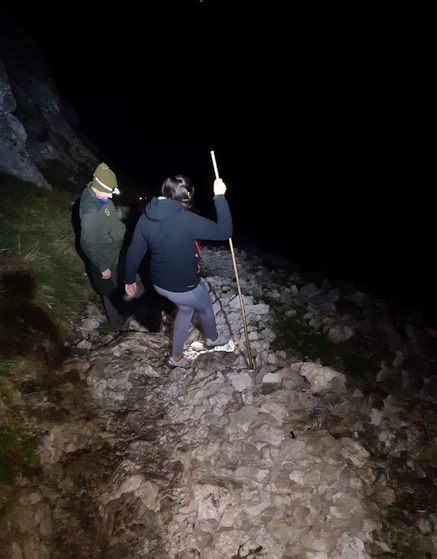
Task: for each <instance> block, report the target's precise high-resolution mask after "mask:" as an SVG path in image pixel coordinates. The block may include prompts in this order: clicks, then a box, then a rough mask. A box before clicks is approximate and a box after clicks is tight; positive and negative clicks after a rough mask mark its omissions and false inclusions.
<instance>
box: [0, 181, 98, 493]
mask: <svg viewBox="0 0 437 559" xmlns="http://www.w3.org/2000/svg"><path fill="white" fill-rule="evenodd" d="M0 197H1V206H0V309H1V310H0V381H1V382H0V418H1V419H0V484H3V485H5V484H12V483H13V482H14V481H15V480H16V479H17V478H19V477H20V476H27V475H28V474H30V472H31V471H32V469H33V468H34V467H35V466H36V465H37V462H38V455H37V443H38V440H37V437H36V436H35V435H34V434H33V433H32V425H31V424H29V426H26V428H23V425H22V422H21V421H20V423H19V424H18V425H17V421H16V418H17V410H19V409H20V407H21V406H22V405H23V401H22V395H21V392H20V387H22V386H23V385H25V383H27V382H31V381H35V383H37V384H38V383H40V384H44V382H45V380H46V379H47V378H51V376H50V375H47V371H49V370H50V367H52V366H53V367H56V363H57V362H58V361H57V359H58V358H59V359H60V360H62V358H63V357H65V356H66V355H67V354H68V348H69V345H70V343H72V342H74V341H75V340H76V339H77V331H78V327H79V325H80V321H81V317H82V314H83V311H84V309H85V307H86V304H87V303H88V302H89V301H90V300H93V299H94V298H95V294H94V291H93V290H92V287H91V285H90V282H89V280H88V277H87V275H86V273H85V265H84V263H83V261H82V259H81V257H80V255H79V253H78V251H77V246H78V244H77V243H78V239H77V237H76V231H77V230H78V226H77V218H76V217H75V208H77V201H78V197H79V195H78V194H74V193H69V192H66V191H50V190H47V189H43V188H38V187H37V186H35V185H34V184H32V183H28V182H23V181H21V180H19V179H17V178H14V177H10V176H5V175H2V174H0ZM75 220H76V221H75ZM20 417H21V416H20ZM35 432H36V430H35Z"/></svg>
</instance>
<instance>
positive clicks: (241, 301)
mask: <svg viewBox="0 0 437 559" xmlns="http://www.w3.org/2000/svg"><path fill="white" fill-rule="evenodd" d="M211 158H212V164H213V166H214V173H215V178H216V179H218V178H220V176H219V174H218V169H217V162H216V160H215V154H214V152H213V151H211ZM228 240H229V247H230V249H231V254H232V263H233V265H234V272H235V279H236V281H237V288H238V295H239V297H240V307H241V318H242V321H243V327H244V335H245V337H246V346H247V355H248V357H249V368H250V369H253V368H254V367H253V361H252V352H251V350H250V344H249V336H248V334H247V323H246V313H245V311H244V301H243V296H242V294H241V289H240V280H239V278H238V270H237V262H236V260H235V254H234V246H233V243H232V238H229V239H228Z"/></svg>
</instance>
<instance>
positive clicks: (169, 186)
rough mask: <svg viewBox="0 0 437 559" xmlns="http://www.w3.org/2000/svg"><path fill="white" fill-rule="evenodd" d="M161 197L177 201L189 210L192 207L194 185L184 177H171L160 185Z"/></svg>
mask: <svg viewBox="0 0 437 559" xmlns="http://www.w3.org/2000/svg"><path fill="white" fill-rule="evenodd" d="M161 196H165V197H166V198H171V199H172V200H177V201H178V202H181V204H182V205H183V206H184V207H185V208H187V209H188V210H189V209H190V208H191V207H192V205H193V197H194V185H193V183H192V182H191V180H190V179H189V178H188V177H185V176H184V175H173V176H172V177H168V178H166V179H165V181H164V182H163V183H162V186H161Z"/></svg>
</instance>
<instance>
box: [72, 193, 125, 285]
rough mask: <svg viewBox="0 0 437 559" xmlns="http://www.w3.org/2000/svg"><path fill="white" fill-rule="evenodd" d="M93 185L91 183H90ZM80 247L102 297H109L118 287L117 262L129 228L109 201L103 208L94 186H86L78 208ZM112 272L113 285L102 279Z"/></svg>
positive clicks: (111, 282) (94, 283)
mask: <svg viewBox="0 0 437 559" xmlns="http://www.w3.org/2000/svg"><path fill="white" fill-rule="evenodd" d="M91 184H92V183H91ZM79 216H80V224H81V231H80V246H81V248H82V250H83V252H84V253H85V255H86V257H87V258H88V260H89V262H90V263H91V267H90V268H91V270H90V271H91V274H92V280H93V285H94V288H95V289H96V291H97V292H98V293H100V294H101V295H109V294H110V292H111V290H112V289H113V288H114V287H115V286H116V285H117V261H118V258H119V255H120V251H121V249H122V246H123V243H124V237H125V233H126V227H125V225H124V223H123V222H122V221H121V220H120V218H119V217H118V215H117V209H116V207H115V205H114V203H113V202H112V200H110V199H108V203H107V204H102V203H101V202H100V201H99V200H98V198H97V196H96V195H95V193H94V192H93V191H92V190H91V186H90V185H88V186H86V187H85V188H84V189H83V191H82V194H81V198H80V205H79ZM107 268H110V269H111V272H112V277H111V281H109V280H103V279H102V277H101V276H102V272H103V271H104V270H106V269H107Z"/></svg>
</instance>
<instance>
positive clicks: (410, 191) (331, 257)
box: [5, 0, 436, 321]
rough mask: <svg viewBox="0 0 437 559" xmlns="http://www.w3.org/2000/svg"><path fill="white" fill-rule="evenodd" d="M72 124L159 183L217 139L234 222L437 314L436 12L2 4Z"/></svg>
mask: <svg viewBox="0 0 437 559" xmlns="http://www.w3.org/2000/svg"><path fill="white" fill-rule="evenodd" d="M5 8H6V10H7V11H9V13H10V14H11V15H12V16H14V17H15V18H16V19H18V20H19V21H20V22H21V24H22V25H23V26H24V27H25V28H26V29H27V30H28V31H29V32H30V34H31V35H32V36H33V38H34V40H35V41H36V43H37V44H38V46H39V47H40V48H41V50H42V52H43V54H44V57H45V59H46V61H47V63H48V65H49V67H50V69H51V71H52V74H53V77H54V80H55V83H56V86H57V88H58V90H59V92H60V94H61V95H62V97H63V99H64V101H65V102H66V103H67V106H68V105H69V106H71V107H72V108H73V109H74V112H75V115H76V117H75V119H76V120H75V125H76V127H77V128H78V129H79V130H80V132H81V133H82V134H84V135H85V136H86V137H88V138H89V139H90V140H91V141H92V142H93V143H94V144H95V145H97V146H98V147H99V149H101V150H102V151H103V152H104V153H106V154H107V155H108V158H110V159H111V160H112V161H114V162H116V164H117V165H119V166H120V167H122V168H123V169H124V170H125V171H126V172H127V173H128V174H130V175H131V176H132V177H133V178H135V179H136V180H137V181H139V182H140V183H141V184H143V185H144V186H145V187H147V188H148V189H157V188H158V187H159V185H160V184H161V183H162V181H163V179H164V178H165V177H166V176H168V175H170V174H173V173H184V174H187V175H188V176H190V177H191V178H192V179H193V180H194V182H195V184H196V187H197V203H198V206H199V208H201V209H203V208H206V207H207V205H208V202H209V201H210V198H211V191H212V187H211V185H212V180H213V167H212V163H211V157H210V151H211V150H214V152H215V155H216V159H217V164H218V168H219V172H220V175H221V176H222V177H223V179H224V180H225V182H226V184H227V186H228V192H227V198H228V200H229V202H230V205H231V209H232V212H233V215H234V219H235V231H236V234H239V233H240V232H244V233H246V234H248V235H249V236H250V237H251V238H253V239H256V240H257V242H258V244H259V246H260V247H261V248H263V249H266V250H269V251H272V252H276V253H279V254H282V255H286V256H287V257H289V258H290V259H292V260H294V261H296V262H298V263H300V264H301V266H302V267H303V269H305V270H323V271H325V272H326V274H327V276H328V277H330V278H332V279H345V280H349V281H353V282H354V283H357V284H358V285H360V286H362V287H363V288H364V289H366V290H367V291H369V292H373V293H375V294H376V295H379V296H383V297H386V298H388V299H391V300H395V301H399V303H400V304H402V305H404V306H407V307H413V306H414V307H418V308H420V309H421V310H422V312H423V313H424V314H425V315H426V316H427V317H428V318H429V320H430V321H431V320H434V315H435V307H436V303H435V296H434V272H433V268H434V266H433V255H434V248H433V237H434V221H435V219H434V207H433V192H432V190H433V188H432V187H433V186H434V183H435V181H434V180H433V177H432V175H430V173H429V171H428V169H429V162H430V161H431V142H430V139H429V137H430V132H431V130H429V128H430V125H429V124H428V122H429V105H428V101H429V100H428V95H429V91H430V90H431V88H430V84H431V78H432V72H430V69H431V68H432V67H433V66H431V65H429V52H430V44H431V39H430V37H431V35H430V33H429V32H428V28H427V27H428V26H427V20H428V18H429V17H430V14H426V13H419V12H417V13H413V12H412V11H411V8H409V7H406V8H404V11H402V10H401V9H399V8H396V9H394V8H385V9H383V8H378V9H376V8H369V7H365V6H363V5H361V6H355V7H354V8H344V7H342V8H335V7H332V6H328V7H326V6H325V7H324V8H320V7H316V6H315V5H312V6H309V7H307V8H305V9H303V8H293V7H292V6H291V7H290V5H289V4H288V3H287V6H283V5H282V4H280V3H279V2H276V3H275V2H269V3H245V4H244V5H242V4H239V3H237V2H229V3H228V2H224V1H221V2H219V1H213V0H204V1H202V2H200V1H198V0H180V1H179V2H166V1H165V0H161V1H160V2H146V3H142V4H141V5H139V4H133V3H126V4H125V5H123V4H118V5H116V6H115V7H114V8H113V9H111V8H109V5H108V6H107V7H104V8H92V12H93V13H89V11H88V10H91V6H86V7H83V6H82V7H81V6H80V5H79V4H67V5H59V6H56V8H53V9H51V10H50V11H49V10H48V9H47V8H44V7H42V8H41V5H37V4H36V3H33V4H32V5H30V6H26V7H21V6H20V5H17V4H15V5H11V6H9V7H5Z"/></svg>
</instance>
